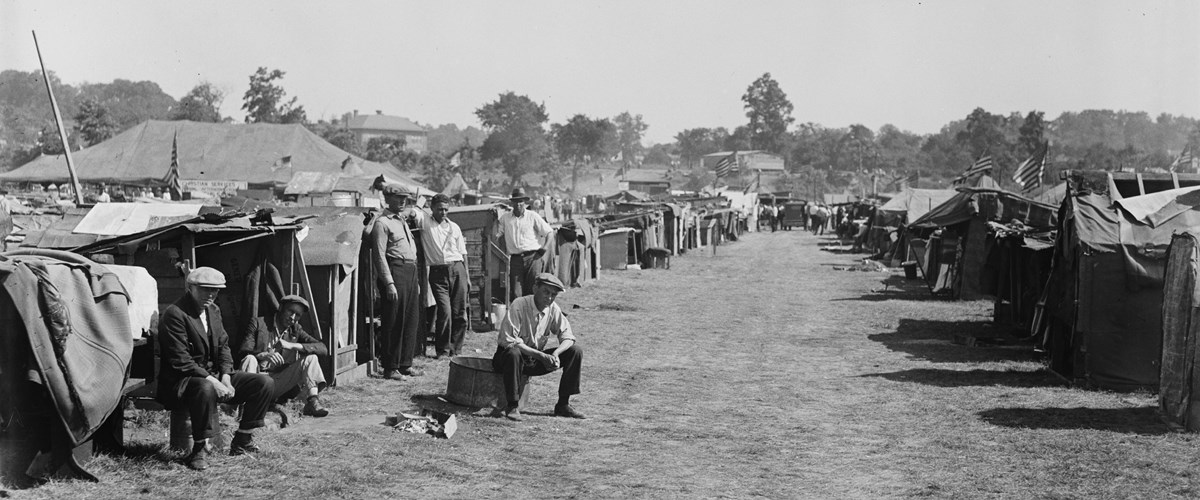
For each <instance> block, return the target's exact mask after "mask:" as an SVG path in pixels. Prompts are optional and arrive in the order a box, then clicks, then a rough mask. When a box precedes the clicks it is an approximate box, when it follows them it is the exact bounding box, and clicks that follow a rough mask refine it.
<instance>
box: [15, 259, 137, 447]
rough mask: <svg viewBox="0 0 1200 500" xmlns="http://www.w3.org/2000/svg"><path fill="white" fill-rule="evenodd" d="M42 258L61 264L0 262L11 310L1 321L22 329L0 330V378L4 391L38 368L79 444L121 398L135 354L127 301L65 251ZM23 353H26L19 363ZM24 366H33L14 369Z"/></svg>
mask: <svg viewBox="0 0 1200 500" xmlns="http://www.w3.org/2000/svg"><path fill="white" fill-rule="evenodd" d="M39 252H40V253H42V255H58V256H62V259H58V258H53V257H45V256H34V255H16V254H15V253H9V254H4V255H3V256H0V284H2V285H3V287H4V293H5V294H6V295H7V300H6V301H5V303H6V304H11V305H12V308H11V309H10V308H9V307H7V306H6V307H3V308H0V311H2V312H3V316H6V317H4V318H2V319H0V321H3V322H4V324H6V325H20V327H6V328H3V329H0V343H2V346H3V347H0V352H3V353H4V356H3V357H2V358H0V359H3V360H4V361H5V363H4V364H5V366H3V367H0V372H2V373H3V377H4V378H5V383H6V384H8V383H11V379H10V378H9V377H24V376H25V371H24V369H36V371H37V373H38V379H40V382H41V384H42V385H43V386H44V387H45V389H46V390H47V391H48V392H49V394H50V397H51V399H52V400H53V402H54V407H55V408H56V409H57V412H58V416H59V419H60V421H61V423H62V424H63V427H64V428H65V429H66V430H67V433H68V434H69V437H70V439H71V441H72V443H73V445H78V444H80V443H82V442H84V441H86V440H87V439H88V438H89V437H90V436H91V435H92V433H94V432H95V431H96V429H97V428H98V427H99V426H100V425H101V424H102V423H103V422H104V420H105V419H106V418H107V417H108V415H109V414H110V413H112V411H113V409H115V408H116V406H117V402H118V401H119V400H120V398H121V389H122V387H123V386H124V384H125V373H126V369H127V368H128V366H129V360H130V358H131V357H132V355H133V335H132V333H131V331H130V326H129V310H128V307H129V298H128V297H129V295H128V293H127V292H126V291H125V288H124V287H123V286H122V285H121V282H120V281H118V280H117V277H116V275H114V274H112V273H111V272H109V271H108V270H107V269H105V268H104V267H103V266H101V265H99V264H95V263H91V262H89V261H87V260H85V259H83V258H82V257H80V256H78V255H74V254H67V253H66V252H53V251H39ZM12 314H15V315H16V317H11V316H10V315H12ZM22 337H23V338H22ZM24 349H28V351H27V354H26V355H25V356H21V355H20V354H19V353H21V352H25V351H24ZM28 360H32V363H29V364H27V365H26V366H13V364H14V363H20V364H22V365H25V364H26V362H27V361H28ZM7 403H9V402H5V401H0V404H7ZM10 410H11V409H10ZM16 410H17V411H20V408H17V409H16Z"/></svg>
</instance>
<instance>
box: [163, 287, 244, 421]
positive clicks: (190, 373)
mask: <svg viewBox="0 0 1200 500" xmlns="http://www.w3.org/2000/svg"><path fill="white" fill-rule="evenodd" d="M157 341H158V342H159V358H160V361H159V370H158V392H157V395H156V399H157V400H158V402H160V403H162V405H163V406H166V407H167V408H172V409H173V408H174V406H175V405H176V404H178V403H180V401H181V399H182V397H183V390H184V382H185V381H186V380H187V379H188V377H207V376H209V375H212V376H214V377H217V378H220V377H221V375H223V374H227V373H233V356H232V355H231V354H230V352H229V335H227V334H226V333H225V326H224V325H223V324H222V323H221V308H219V307H217V306H216V305H212V306H209V308H208V331H205V330H204V323H201V322H200V305H199V304H197V303H196V301H195V299H193V298H192V296H191V294H184V296H183V297H182V298H180V299H179V300H177V301H175V303H174V304H171V305H169V306H167V309H166V310H165V311H163V314H162V317H161V318H160V319H159V322H158V339H157Z"/></svg>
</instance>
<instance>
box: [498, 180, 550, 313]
mask: <svg viewBox="0 0 1200 500" xmlns="http://www.w3.org/2000/svg"><path fill="white" fill-rule="evenodd" d="M508 201H509V202H510V203H511V204H512V212H503V213H501V214H500V216H499V218H498V221H497V224H496V237H501V236H503V237H504V246H505V248H506V249H508V254H509V270H508V284H509V285H508V286H509V290H510V291H511V292H512V297H513V298H516V297H521V296H524V295H529V294H531V293H533V282H534V279H535V277H536V276H537V275H538V273H540V272H542V268H543V267H544V264H543V260H542V257H543V256H545V255H546V248H547V247H548V246H549V243H550V236H551V235H552V234H553V233H552V232H551V228H550V224H548V223H546V220H545V219H543V218H542V216H541V215H538V214H537V212H533V211H530V210H528V209H526V208H525V203H526V202H528V201H529V197H528V196H525V190H524V189H521V188H516V189H514V190H513V191H512V196H510V197H509V198H508Z"/></svg>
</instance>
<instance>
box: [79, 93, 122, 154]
mask: <svg viewBox="0 0 1200 500" xmlns="http://www.w3.org/2000/svg"><path fill="white" fill-rule="evenodd" d="M75 130H77V131H79V134H80V135H81V136H83V140H84V142H86V143H87V145H88V146H93V145H95V144H98V143H101V142H104V141H106V140H108V139H109V138H110V137H112V136H113V135H114V134H116V131H117V123H116V121H114V120H113V118H112V116H111V115H110V114H109V113H108V108H106V107H104V105H103V104H100V102H99V101H97V100H96V99H86V100H84V101H83V104H81V105H80V106H79V112H78V113H76V114H75Z"/></svg>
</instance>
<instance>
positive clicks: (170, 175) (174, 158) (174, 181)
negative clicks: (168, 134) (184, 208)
mask: <svg viewBox="0 0 1200 500" xmlns="http://www.w3.org/2000/svg"><path fill="white" fill-rule="evenodd" d="M163 183H164V184H166V185H167V187H168V188H169V189H170V190H171V191H172V192H173V193H178V194H181V195H182V194H183V181H182V180H181V179H180V178H179V132H175V136H174V137H172V138H171V168H168V169H167V175H165V176H163Z"/></svg>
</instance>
